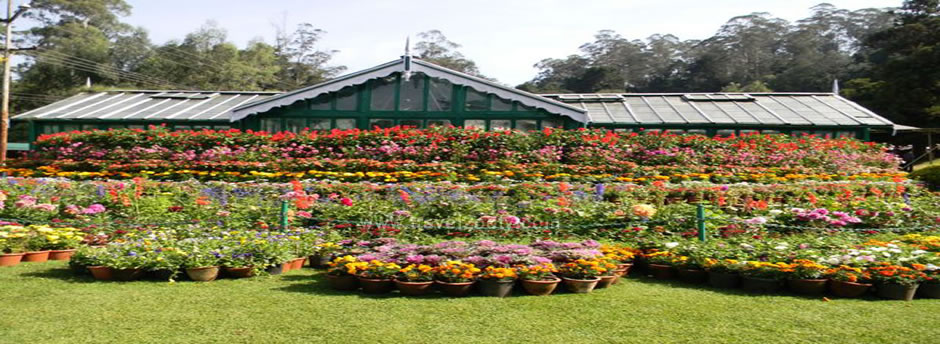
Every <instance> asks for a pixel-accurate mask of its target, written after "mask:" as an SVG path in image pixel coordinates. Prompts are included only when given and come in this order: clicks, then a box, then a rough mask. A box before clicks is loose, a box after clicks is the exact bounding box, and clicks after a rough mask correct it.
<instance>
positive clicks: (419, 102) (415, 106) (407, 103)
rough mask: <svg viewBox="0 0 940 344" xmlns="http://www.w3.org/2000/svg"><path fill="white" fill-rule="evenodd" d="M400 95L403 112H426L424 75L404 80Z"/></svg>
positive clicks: (399, 102) (399, 104)
mask: <svg viewBox="0 0 940 344" xmlns="http://www.w3.org/2000/svg"><path fill="white" fill-rule="evenodd" d="M398 93H399V94H398V108H399V109H400V110H401V111H422V110H424V74H418V75H413V76H412V77H411V79H410V80H405V79H402V80H401V89H400V90H399V91H398ZM419 127H420V126H419Z"/></svg>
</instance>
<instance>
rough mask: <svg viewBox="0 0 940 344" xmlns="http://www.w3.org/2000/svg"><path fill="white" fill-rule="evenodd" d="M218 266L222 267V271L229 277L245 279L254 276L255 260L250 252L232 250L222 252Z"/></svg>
mask: <svg viewBox="0 0 940 344" xmlns="http://www.w3.org/2000/svg"><path fill="white" fill-rule="evenodd" d="M219 265H221V266H222V271H225V274H226V275H228V276H230V277H234V278H245V277H251V276H254V274H255V259H254V254H252V253H251V252H245V251H243V250H239V249H234V248H229V249H227V250H223V252H222V257H221V258H220V259H219Z"/></svg>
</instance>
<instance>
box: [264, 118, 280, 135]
mask: <svg viewBox="0 0 940 344" xmlns="http://www.w3.org/2000/svg"><path fill="white" fill-rule="evenodd" d="M261 130H262V131H267V132H269V133H276V132H279V131H281V119H280V118H262V119H261Z"/></svg>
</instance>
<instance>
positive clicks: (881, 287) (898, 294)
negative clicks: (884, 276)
mask: <svg viewBox="0 0 940 344" xmlns="http://www.w3.org/2000/svg"><path fill="white" fill-rule="evenodd" d="M917 286H918V285H917V284H914V285H903V284H897V283H878V284H876V285H875V294H877V295H878V296H880V297H883V298H886V299H892V300H904V301H911V300H913V299H914V294H916V293H917Z"/></svg>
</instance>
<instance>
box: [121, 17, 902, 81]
mask: <svg viewBox="0 0 940 344" xmlns="http://www.w3.org/2000/svg"><path fill="white" fill-rule="evenodd" d="M126 1H127V2H128V3H130V4H131V5H132V6H133V10H132V14H131V15H130V16H129V17H126V18H124V19H123V20H124V21H125V22H127V23H130V24H132V25H135V26H142V27H144V28H145V29H147V31H148V32H149V34H150V38H151V40H153V41H154V42H155V43H164V42H166V41H168V40H171V39H181V38H182V37H184V36H185V35H186V34H187V33H190V32H193V31H195V30H197V29H198V28H199V27H200V26H202V25H204V24H206V22H207V21H209V20H212V21H215V22H216V23H218V24H219V26H221V27H222V28H225V29H226V30H227V31H228V39H229V40H230V41H232V42H234V43H235V44H237V45H238V46H240V47H243V46H245V44H246V43H247V42H248V41H250V40H252V39H254V38H262V39H264V40H265V41H266V42H269V43H271V42H272V41H273V37H274V33H275V29H274V27H275V25H282V24H284V23H286V26H287V27H288V28H295V27H296V26H297V24H298V23H302V22H308V23H311V24H313V26H314V27H316V28H319V29H323V30H325V31H326V32H327V34H326V35H325V37H324V38H323V40H322V42H321V45H320V49H321V50H338V51H339V52H338V53H337V54H336V55H335V56H334V59H333V61H332V63H333V64H337V65H345V66H346V67H348V70H347V72H354V71H357V70H361V69H365V68H369V67H372V66H375V65H378V64H381V63H384V62H388V61H390V60H394V59H397V58H398V57H399V56H401V55H402V53H403V52H404V45H405V37H408V36H411V37H412V42H413V41H414V36H415V35H416V34H417V33H419V32H423V31H427V30H431V29H437V30H440V31H442V32H443V33H444V35H446V36H447V38H448V39H450V40H451V41H454V42H457V43H459V44H461V45H462V47H461V48H460V49H459V51H460V52H461V53H463V54H464V56H466V57H467V58H469V59H471V60H473V61H475V62H476V63H477V66H478V67H479V68H480V71H481V73H483V74H484V75H486V76H489V77H493V78H496V79H497V80H499V81H500V82H501V83H505V84H509V85H517V84H520V83H523V82H525V81H528V80H531V79H532V78H533V77H534V76H535V75H536V73H537V69H535V68H534V67H533V65H534V64H535V63H536V62H538V61H539V60H541V59H544V58H548V57H565V56H568V55H571V54H577V53H578V46H580V45H581V44H584V43H586V42H590V41H592V40H593V35H594V34H595V33H597V31H599V30H604V29H610V30H614V31H616V32H617V33H619V34H621V35H622V36H624V37H626V38H630V39H640V38H645V37H648V36H650V35H652V34H656V33H662V34H666V33H671V34H674V35H676V36H678V37H679V38H680V39H702V38H707V37H709V36H711V35H712V34H714V33H715V32H716V31H717V30H718V28H719V27H720V26H721V25H722V24H723V23H725V22H726V21H727V20H728V19H730V18H732V17H734V16H737V15H744V14H749V13H752V12H769V13H771V14H772V15H774V16H777V17H780V18H783V19H786V20H791V21H793V20H797V19H800V18H804V17H807V16H809V14H810V10H809V8H810V7H812V6H814V5H817V4H819V3H822V2H828V3H830V4H832V5H834V6H836V7H839V8H846V9H850V10H856V9H860V8H869V7H895V6H900V4H901V0H829V1H823V0H760V1H755V0H709V1H702V0H670V1H667V0H658V1H650V0H579V1H572V0H543V1H518V0H501V1H491V0H480V1H459V2H458V1H446V0H406V1H402V0H399V1H381V0H372V1H361V0H265V1H257V0H126Z"/></svg>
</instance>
